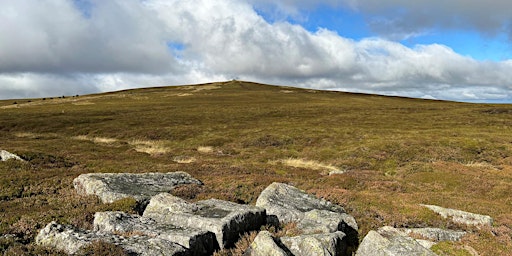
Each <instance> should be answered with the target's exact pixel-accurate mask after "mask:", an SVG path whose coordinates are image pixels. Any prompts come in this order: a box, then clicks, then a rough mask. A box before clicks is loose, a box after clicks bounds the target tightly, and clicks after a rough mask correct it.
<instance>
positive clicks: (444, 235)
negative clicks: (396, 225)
mask: <svg viewBox="0 0 512 256" xmlns="http://www.w3.org/2000/svg"><path fill="white" fill-rule="evenodd" d="M400 231H402V232H404V233H406V234H407V235H409V236H410V235H413V234H414V235H416V236H420V237H422V238H425V239H428V240H431V241H434V242H442V241H453V242H457V241H460V239H462V237H463V236H465V235H466V234H467V233H466V232H464V231H455V230H446V229H440V228H403V229H400Z"/></svg>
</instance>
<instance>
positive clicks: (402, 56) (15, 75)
mask: <svg viewBox="0 0 512 256" xmlns="http://www.w3.org/2000/svg"><path fill="white" fill-rule="evenodd" d="M511 9H512V2H510V1H505V0H494V1H491V2H488V1H487V2H485V1H480V0H443V1H441V0H416V1H408V0H388V1H376V0H318V1H306V0H274V1H270V0H258V1H256V0H216V1H211V0H40V1H36V2H34V1H31V0H4V1H3V2H2V8H0V99H9V98H28V97H48V96H59V95H76V94H87V93H96V92H104V91H113V90H121V89H127V88H137V87H150V86H163V85H178V84H193V83H203V82H212V81H223V80H230V79H233V78H237V79H243V80H251V81H256V82H262V83H270V84H281V85H291V86H298V87H304V88H313V89H322V90H339V91H351V92H363V93H376V94H384V95H396V96H406V97H417V98H429V99H442V100H455V101H467V102H506V103H512V76H510V75H509V74H511V73H512V47H511V38H512V13H511V12H510V11H509V10H511Z"/></svg>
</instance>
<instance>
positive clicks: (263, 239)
mask: <svg viewBox="0 0 512 256" xmlns="http://www.w3.org/2000/svg"><path fill="white" fill-rule="evenodd" d="M289 255H292V254H291V253H290V252H287V251H285V249H283V248H282V247H281V246H280V245H279V242H278V241H277V239H276V238H274V237H272V234H270V232H268V231H261V232H260V233H258V235H257V236H256V238H254V241H253V242H252V243H251V245H250V246H249V248H248V249H247V251H246V252H245V253H244V256H289Z"/></svg>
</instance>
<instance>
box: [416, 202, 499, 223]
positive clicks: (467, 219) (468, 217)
mask: <svg viewBox="0 0 512 256" xmlns="http://www.w3.org/2000/svg"><path fill="white" fill-rule="evenodd" d="M422 206H424V207H427V208H429V209H430V210H432V211H434V212H435V213H437V214H439V215H441V216H442V217H443V218H448V217H451V218H452V220H453V222H455V223H460V224H465V225H472V226H492V223H493V219H492V218H491V217H490V216H488V215H480V214H476V213H470V212H465V211H461V210H455V209H449V208H443V207H440V206H437V205H422Z"/></svg>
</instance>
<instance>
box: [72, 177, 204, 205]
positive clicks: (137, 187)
mask: <svg viewBox="0 0 512 256" xmlns="http://www.w3.org/2000/svg"><path fill="white" fill-rule="evenodd" d="M182 184H199V185H202V184H203V183H202V182H201V181H199V180H197V179H195V178H193V177H192V176H190V174H188V173H185V172H169V173H141V174H135V173H88V174H82V175H80V176H78V177H77V178H76V179H75V180H73V185H74V186H75V189H76V191H77V193H78V194H82V195H97V196H98V197H99V198H100V199H101V201H102V202H103V203H112V202H114V201H116V200H119V199H123V198H129V197H131V198H134V199H135V200H137V202H139V203H142V204H143V205H144V206H145V204H147V202H148V201H149V199H150V198H151V197H152V196H154V195H156V194H159V193H162V192H170V191H171V190H172V189H174V188H175V187H176V186H178V185H182Z"/></svg>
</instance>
